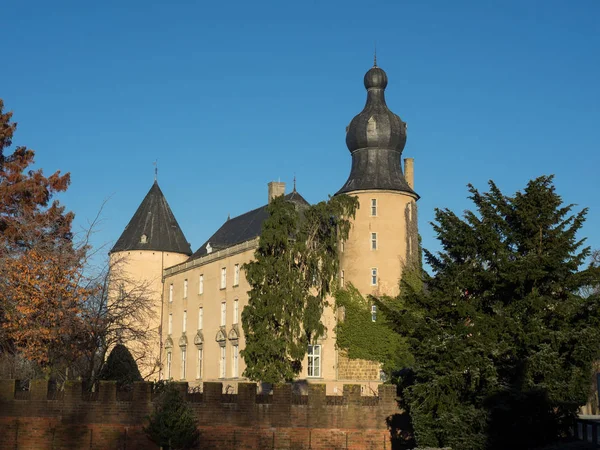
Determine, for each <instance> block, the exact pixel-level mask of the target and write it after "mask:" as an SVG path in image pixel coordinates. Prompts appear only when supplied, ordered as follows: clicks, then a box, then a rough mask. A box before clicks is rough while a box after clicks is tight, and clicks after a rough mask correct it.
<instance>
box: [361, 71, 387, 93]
mask: <svg viewBox="0 0 600 450" xmlns="http://www.w3.org/2000/svg"><path fill="white" fill-rule="evenodd" d="M387 83H388V79H387V74H386V73H385V71H384V70H383V69H381V68H379V67H377V66H373V67H371V69H370V70H369V71H368V72H367V73H366V74H365V88H366V89H370V88H380V89H385V88H386V87H387Z"/></svg>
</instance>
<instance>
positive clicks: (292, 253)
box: [241, 195, 358, 383]
mask: <svg viewBox="0 0 600 450" xmlns="http://www.w3.org/2000/svg"><path fill="white" fill-rule="evenodd" d="M357 203H358V202H357V200H356V198H354V197H348V196H346V195H339V196H336V197H332V198H330V199H329V200H328V201H326V202H321V203H318V204H316V205H313V206H308V207H304V208H303V209H301V210H299V209H297V206H296V205H295V204H294V203H292V202H289V201H288V200H286V199H285V197H283V196H282V197H277V198H275V199H273V201H272V202H271V203H270V204H269V206H268V209H267V210H268V213H269V217H268V218H267V219H266V220H265V222H264V223H263V228H262V232H261V235H260V241H259V246H258V249H257V250H256V252H255V259H254V261H252V262H250V263H248V264H246V265H244V269H245V271H246V278H247V280H248V283H249V284H250V286H251V290H250V291H249V299H248V306H246V307H245V308H244V311H243V312H242V326H243V329H244V335H245V338H246V347H245V348H244V349H243V350H242V351H241V355H242V357H243V358H244V361H245V362H246V370H245V372H244V376H246V377H248V378H250V379H251V380H255V381H262V382H266V383H281V382H284V381H290V380H292V379H294V378H295V377H296V375H297V374H298V373H299V372H300V370H301V368H302V367H301V362H302V360H303V358H304V356H305V355H306V352H307V348H308V345H309V344H310V343H313V342H314V341H315V340H316V339H318V338H319V337H320V336H322V335H323V334H324V332H325V327H324V326H323V324H322V323H321V315H322V313H323V309H324V307H325V306H326V297H327V295H328V294H330V293H331V291H332V289H333V288H334V285H335V280H336V275H337V273H338V271H339V263H338V256H337V245H338V242H340V240H345V239H346V238H347V236H348V232H349V230H350V222H349V220H348V218H350V217H353V216H354V212H355V210H356V206H357Z"/></svg>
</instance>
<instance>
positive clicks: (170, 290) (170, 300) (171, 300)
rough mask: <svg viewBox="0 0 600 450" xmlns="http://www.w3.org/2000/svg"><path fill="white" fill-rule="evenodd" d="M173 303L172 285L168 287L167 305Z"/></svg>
mask: <svg viewBox="0 0 600 450" xmlns="http://www.w3.org/2000/svg"><path fill="white" fill-rule="evenodd" d="M172 302H173V283H171V284H170V285H169V303H172Z"/></svg>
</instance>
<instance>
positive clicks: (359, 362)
mask: <svg viewBox="0 0 600 450" xmlns="http://www.w3.org/2000/svg"><path fill="white" fill-rule="evenodd" d="M379 370H380V367H379V363H377V362H374V361H367V360H365V359H350V358H348V355H347V354H346V352H344V351H342V350H340V351H339V353H338V379H340V380H360V381H379Z"/></svg>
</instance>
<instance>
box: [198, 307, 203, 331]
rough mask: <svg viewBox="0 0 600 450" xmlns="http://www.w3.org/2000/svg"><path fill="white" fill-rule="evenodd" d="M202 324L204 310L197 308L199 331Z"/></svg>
mask: <svg viewBox="0 0 600 450" xmlns="http://www.w3.org/2000/svg"><path fill="white" fill-rule="evenodd" d="M203 324H204V308H202V306H201V307H200V308H198V329H199V330H201V329H202V327H203Z"/></svg>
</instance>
